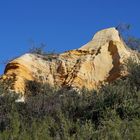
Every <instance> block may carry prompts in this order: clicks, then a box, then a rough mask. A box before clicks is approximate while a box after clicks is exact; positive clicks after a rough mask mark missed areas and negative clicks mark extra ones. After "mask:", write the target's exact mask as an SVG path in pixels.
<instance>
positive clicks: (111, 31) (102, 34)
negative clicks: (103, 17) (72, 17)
mask: <svg viewBox="0 0 140 140" xmlns="http://www.w3.org/2000/svg"><path fill="white" fill-rule="evenodd" d="M92 40H94V41H97V40H98V42H100V41H101V42H103V41H108V40H112V41H120V35H119V32H118V30H116V28H114V27H112V28H108V29H104V30H101V31H99V32H97V33H96V34H95V35H94V37H93V39H92Z"/></svg>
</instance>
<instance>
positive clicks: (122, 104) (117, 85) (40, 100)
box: [0, 61, 140, 140]
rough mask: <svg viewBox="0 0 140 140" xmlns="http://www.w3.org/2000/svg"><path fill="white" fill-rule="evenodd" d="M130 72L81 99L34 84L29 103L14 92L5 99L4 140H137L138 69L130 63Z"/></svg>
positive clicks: (1, 112) (1, 102) (0, 104)
mask: <svg viewBox="0 0 140 140" xmlns="http://www.w3.org/2000/svg"><path fill="white" fill-rule="evenodd" d="M128 70H129V73H130V74H129V75H128V77H126V78H123V79H119V80H117V81H115V82H114V83H112V84H110V85H106V86H104V87H102V88H101V89H100V90H99V91H90V92H89V91H87V90H86V89H83V90H82V92H81V94H77V93H76V91H67V90H66V89H59V90H56V89H54V88H51V87H50V86H49V85H45V84H44V85H42V84H39V83H35V82H30V83H29V86H28V87H27V89H28V90H27V93H26V94H27V95H28V97H27V99H26V102H25V103H16V102H15V99H16V98H17V97H16V96H12V97H11V93H9V94H8V93H7V94H6V96H1V97H0V139H1V140H96V139H97V140H128V139H129V140H139V139H140V133H139V132H140V86H139V85H140V65H139V64H137V63H134V62H132V61H129V67H128ZM3 92H5V90H4V88H3V86H2V85H1V86H0V94H1V95H2V93H3ZM12 95H14V94H12Z"/></svg>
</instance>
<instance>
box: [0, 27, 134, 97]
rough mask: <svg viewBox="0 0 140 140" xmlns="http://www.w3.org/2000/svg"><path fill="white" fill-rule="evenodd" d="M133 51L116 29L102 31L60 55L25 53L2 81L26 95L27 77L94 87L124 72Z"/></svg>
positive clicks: (62, 84) (61, 83)
mask: <svg viewBox="0 0 140 140" xmlns="http://www.w3.org/2000/svg"><path fill="white" fill-rule="evenodd" d="M130 55H132V52H131V50H130V49H128V48H127V46H126V45H125V43H124V42H123V40H122V39H121V37H120V36H119V32H118V31H117V30H116V29H115V28H109V29H105V30H101V31H99V32H97V33H96V34H95V36H94V37H93V39H92V40H91V41H90V42H89V43H87V44H86V45H84V46H82V47H81V48H79V49H77V50H71V51H67V52H64V53H62V54H58V55H51V56H43V55H37V54H30V53H28V54H25V55H23V56H21V57H19V58H17V59H15V60H13V61H11V62H9V63H8V64H7V66H6V68H5V72H4V74H3V75H2V76H1V78H0V79H1V81H2V82H4V83H7V84H8V83H10V81H12V83H10V84H9V85H8V88H9V89H12V90H14V91H16V92H17V93H22V94H24V91H25V87H26V80H32V81H38V82H42V83H49V84H50V85H52V86H58V87H69V88H76V89H81V88H83V87H85V88H87V89H89V90H91V89H96V88H98V86H100V85H101V84H103V83H104V82H111V81H113V80H115V79H116V78H118V77H120V76H121V75H122V72H121V69H120V66H121V65H122V64H123V62H124V60H125V59H127V58H128V57H129V56H130Z"/></svg>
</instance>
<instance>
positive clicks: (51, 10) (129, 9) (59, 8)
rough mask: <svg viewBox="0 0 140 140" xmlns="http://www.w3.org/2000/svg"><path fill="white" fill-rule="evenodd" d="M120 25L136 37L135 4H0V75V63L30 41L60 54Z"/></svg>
mask: <svg viewBox="0 0 140 140" xmlns="http://www.w3.org/2000/svg"><path fill="white" fill-rule="evenodd" d="M120 23H129V24H131V26H132V29H131V34H133V35H134V36H136V37H140V31H139V30H140V1H139V0H0V73H2V72H3V69H4V65H3V61H6V60H9V59H11V58H13V57H16V56H20V55H21V54H24V53H26V52H28V50H29V48H30V47H31V41H34V42H35V43H36V44H39V43H42V42H43V43H45V44H46V50H48V51H52V50H55V51H56V52H63V51H66V50H71V49H75V48H79V47H80V46H81V45H83V44H85V43H87V42H88V41H89V40H90V39H91V38H92V36H93V35H94V33H95V32H96V31H98V30H100V29H103V28H108V27H112V26H117V25H118V24H120Z"/></svg>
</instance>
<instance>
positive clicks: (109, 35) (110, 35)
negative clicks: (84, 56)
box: [80, 27, 122, 50]
mask: <svg viewBox="0 0 140 140" xmlns="http://www.w3.org/2000/svg"><path fill="white" fill-rule="evenodd" d="M109 41H117V42H121V41H122V39H121V38H120V35H119V32H118V30H116V28H115V27H112V28H107V29H104V30H101V31H99V32H97V33H96V34H95V35H94V37H93V39H92V40H91V41H90V42H89V43H87V44H86V45H84V46H82V47H81V48H80V49H82V50H93V49H95V50H96V49H98V48H99V47H101V46H102V45H104V44H105V43H106V42H109Z"/></svg>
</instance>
